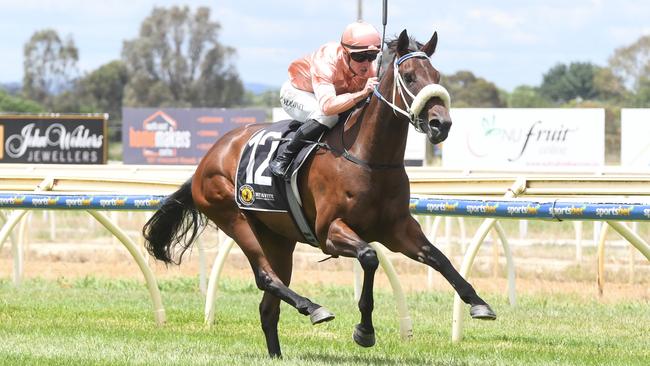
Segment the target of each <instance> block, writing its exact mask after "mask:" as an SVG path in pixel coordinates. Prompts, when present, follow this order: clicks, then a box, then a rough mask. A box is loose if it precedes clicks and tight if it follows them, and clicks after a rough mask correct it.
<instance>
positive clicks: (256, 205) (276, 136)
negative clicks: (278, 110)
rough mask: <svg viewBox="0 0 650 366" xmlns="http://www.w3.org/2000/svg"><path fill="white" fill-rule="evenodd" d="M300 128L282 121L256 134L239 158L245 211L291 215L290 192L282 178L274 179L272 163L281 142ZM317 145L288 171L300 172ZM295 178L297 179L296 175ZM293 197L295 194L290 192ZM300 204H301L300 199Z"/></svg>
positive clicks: (239, 190)
mask: <svg viewBox="0 0 650 366" xmlns="http://www.w3.org/2000/svg"><path fill="white" fill-rule="evenodd" d="M298 126H299V124H296V122H293V121H281V122H276V123H273V124H270V125H269V126H268V127H266V128H264V129H262V130H260V131H257V132H256V133H255V134H253V136H251V138H250V139H249V140H248V142H247V143H246V145H245V146H244V149H243V151H242V154H241V157H240V158H239V165H238V166H237V186H236V191H235V192H236V193H237V199H236V201H237V206H239V208H241V209H244V210H257V211H275V212H288V211H289V204H288V202H287V198H286V193H287V188H286V184H285V182H284V181H283V180H282V178H277V177H275V176H273V174H272V173H271V171H270V170H269V163H270V162H271V160H272V159H273V158H274V157H275V153H276V151H277V150H278V149H281V148H282V147H281V142H282V143H284V141H281V140H280V139H282V138H285V137H287V136H288V135H289V134H290V133H291V134H292V133H294V132H293V131H294V130H295V129H296V128H297V127H298ZM314 147H315V145H308V146H307V147H306V148H304V149H303V150H302V151H301V152H300V153H299V154H298V156H297V157H296V159H295V160H294V162H293V163H292V164H291V167H289V169H290V170H291V171H295V170H296V169H299V168H300V166H301V165H302V163H303V162H304V161H305V159H306V158H307V157H308V156H309V155H310V153H311V152H312V151H313V150H315V149H314ZM294 177H295V175H294ZM289 193H290V194H293V193H291V192H289ZM297 198H298V202H300V198H299V197H297Z"/></svg>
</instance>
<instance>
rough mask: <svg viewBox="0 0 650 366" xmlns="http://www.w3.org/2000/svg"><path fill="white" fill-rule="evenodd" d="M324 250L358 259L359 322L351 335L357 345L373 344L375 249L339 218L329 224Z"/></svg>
mask: <svg viewBox="0 0 650 366" xmlns="http://www.w3.org/2000/svg"><path fill="white" fill-rule="evenodd" d="M326 249H327V253H328V254H334V255H342V256H345V257H353V258H357V259H358V260H359V263H360V264H361V268H363V286H362V289H361V297H360V298H359V311H360V312H361V323H359V324H357V325H356V326H355V328H354V333H353V338H354V341H355V342H357V344H359V345H360V346H363V347H372V346H373V345H374V344H375V328H374V326H373V325H372V310H373V308H374V299H373V293H372V292H373V286H374V281H375V271H376V270H377V267H379V258H378V257H377V252H375V250H374V249H372V247H370V245H368V243H367V242H365V241H364V240H362V239H361V238H360V237H359V235H357V233H355V232H354V231H353V230H352V229H350V227H349V226H348V225H347V224H346V223H345V222H343V220H341V219H336V220H334V221H333V222H332V224H330V227H329V232H328V234H327V242H326Z"/></svg>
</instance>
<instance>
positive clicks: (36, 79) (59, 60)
mask: <svg viewBox="0 0 650 366" xmlns="http://www.w3.org/2000/svg"><path fill="white" fill-rule="evenodd" d="M24 59H25V60H24V63H23V69H24V76H23V94H24V95H25V97H27V98H28V99H32V100H34V101H37V102H39V103H42V104H44V105H45V106H46V107H48V108H50V109H52V103H53V99H52V96H53V95H56V94H59V93H61V92H63V91H65V90H67V89H69V88H70V86H71V82H72V80H73V79H74V78H75V77H76V74H77V67H76V64H77V61H78V59H79V51H78V50H77V47H76V46H75V44H74V41H73V40H72V38H71V37H68V39H67V40H65V41H62V40H61V38H60V37H59V35H58V33H57V32H56V31H55V30H53V29H46V30H42V31H38V32H36V33H34V34H33V35H32V37H31V38H30V39H29V41H28V42H27V43H26V44H25V47H24Z"/></svg>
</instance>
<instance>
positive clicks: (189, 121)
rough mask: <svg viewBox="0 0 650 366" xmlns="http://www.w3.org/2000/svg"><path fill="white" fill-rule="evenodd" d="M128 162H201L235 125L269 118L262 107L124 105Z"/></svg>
mask: <svg viewBox="0 0 650 366" xmlns="http://www.w3.org/2000/svg"><path fill="white" fill-rule="evenodd" d="M122 120H123V122H122V146H123V149H124V155H123V159H124V163H125V164H188V165H194V164H198V163H199V161H200V160H201V158H202V157H203V155H205V153H206V152H207V151H208V150H209V149H210V147H212V144H214V142H215V141H216V140H217V139H218V138H219V137H221V136H222V135H223V134H225V133H226V132H228V131H230V130H232V129H233V128H236V127H239V126H243V125H246V124H250V123H260V122H264V120H265V111H264V110H262V109H217V108H192V109H185V108H159V109H158V108H124V109H122Z"/></svg>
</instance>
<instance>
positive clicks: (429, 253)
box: [385, 216, 497, 320]
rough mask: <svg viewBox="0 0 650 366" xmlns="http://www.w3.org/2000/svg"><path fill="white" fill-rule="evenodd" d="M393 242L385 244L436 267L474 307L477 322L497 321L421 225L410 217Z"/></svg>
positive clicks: (402, 225)
mask: <svg viewBox="0 0 650 366" xmlns="http://www.w3.org/2000/svg"><path fill="white" fill-rule="evenodd" d="M394 228H395V230H394V231H393V232H392V233H391V239H390V240H389V241H388V242H387V243H385V245H386V246H387V247H388V248H389V249H391V250H393V251H399V252H401V253H403V254H404V255H406V256H407V257H409V258H411V259H414V260H416V261H418V262H421V263H424V264H426V265H429V266H431V267H433V269H435V270H436V271H438V272H440V274H442V275H443V277H445V279H446V280H447V281H448V282H449V283H450V284H451V286H452V287H453V288H454V290H456V293H458V296H460V298H461V299H462V300H463V301H464V302H465V303H466V304H470V305H471V306H472V307H471V309H470V315H471V316H472V318H475V319H488V320H493V319H496V317H497V316H496V314H495V313H494V311H492V309H491V308H490V306H489V305H488V304H487V303H486V302H485V301H484V300H483V299H482V298H481V297H480V296H478V294H477V293H476V290H474V287H472V285H470V284H469V282H467V281H466V280H465V279H464V278H463V276H461V275H460V273H458V271H456V269H455V268H454V266H453V265H452V264H451V262H450V261H449V259H447V257H446V256H445V255H444V254H443V253H442V252H441V251H440V250H438V248H436V247H435V246H434V245H433V244H431V242H429V240H428V239H427V238H426V236H425V235H424V233H423V232H422V229H421V228H420V224H418V222H417V221H416V220H415V219H413V218H412V217H411V216H408V217H407V218H406V219H405V220H403V221H401V222H400V223H399V224H397V225H395V226H394Z"/></svg>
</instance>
